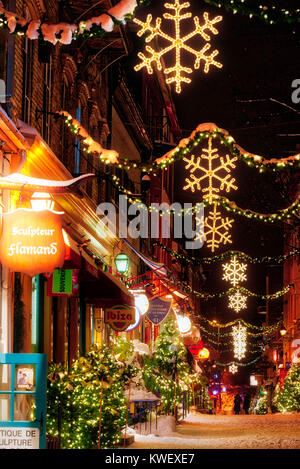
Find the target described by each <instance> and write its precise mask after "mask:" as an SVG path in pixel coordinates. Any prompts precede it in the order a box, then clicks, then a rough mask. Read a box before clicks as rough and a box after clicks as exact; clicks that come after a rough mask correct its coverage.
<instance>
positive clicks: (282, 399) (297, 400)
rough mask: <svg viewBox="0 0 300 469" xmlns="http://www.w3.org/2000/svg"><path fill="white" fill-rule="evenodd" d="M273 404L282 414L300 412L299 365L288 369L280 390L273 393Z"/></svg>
mask: <svg viewBox="0 0 300 469" xmlns="http://www.w3.org/2000/svg"><path fill="white" fill-rule="evenodd" d="M274 404H275V406H276V408H277V409H278V410H279V411H280V412H282V413H285V412H299V411H300V365H293V366H292V367H291V368H290V369H289V371H288V374H287V376H286V378H285V380H284V383H283V386H282V388H281V389H278V388H277V390H276V392H275V397H274Z"/></svg>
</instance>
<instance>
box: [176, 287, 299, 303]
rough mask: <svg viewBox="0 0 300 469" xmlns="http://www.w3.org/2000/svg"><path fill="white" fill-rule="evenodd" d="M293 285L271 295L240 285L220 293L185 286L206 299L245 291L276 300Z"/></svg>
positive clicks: (189, 291) (248, 293) (186, 289)
mask: <svg viewBox="0 0 300 469" xmlns="http://www.w3.org/2000/svg"><path fill="white" fill-rule="evenodd" d="M292 287H294V284H289V285H287V286H286V287H284V288H283V289H282V290H278V291H277V292H275V293H272V294H270V295H262V294H259V293H254V292H251V291H250V290H248V289H247V288H244V287H241V286H238V287H232V288H229V290H226V291H224V292H220V293H207V292H199V291H196V290H193V289H192V288H191V287H189V286H187V285H184V286H183V288H184V289H185V291H186V292H188V293H192V294H193V295H196V296H198V297H199V298H205V299H210V298H223V297H224V296H229V295H231V294H234V293H235V292H238V291H239V292H240V293H243V294H244V295H246V296H249V297H255V298H261V299H263V300H276V299H278V298H280V297H281V296H284V295H285V294H286V293H287V292H288V291H289V290H290V289H291V288H292Z"/></svg>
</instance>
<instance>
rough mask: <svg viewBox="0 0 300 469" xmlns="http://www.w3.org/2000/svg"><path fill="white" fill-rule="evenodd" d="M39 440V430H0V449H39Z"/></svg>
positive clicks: (9, 428)
mask: <svg viewBox="0 0 300 469" xmlns="http://www.w3.org/2000/svg"><path fill="white" fill-rule="evenodd" d="M39 440H40V430H39V428H32V427H1V428H0V449H39V447H40V445H39Z"/></svg>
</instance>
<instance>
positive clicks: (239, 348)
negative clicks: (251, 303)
mask: <svg viewBox="0 0 300 469" xmlns="http://www.w3.org/2000/svg"><path fill="white" fill-rule="evenodd" d="M232 337H233V347H234V356H235V358H237V359H238V360H241V359H242V358H244V357H245V354H246V342H247V329H246V327H244V326H242V324H241V323H240V322H239V323H238V325H237V326H233V328H232Z"/></svg>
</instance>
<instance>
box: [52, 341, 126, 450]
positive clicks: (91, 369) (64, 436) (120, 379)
mask: <svg viewBox="0 0 300 469" xmlns="http://www.w3.org/2000/svg"><path fill="white" fill-rule="evenodd" d="M123 372H124V366H123V364H122V363H121V362H118V361H117V360H116V358H115V357H114V355H113V354H112V353H111V351H110V350H109V348H108V347H106V346H103V347H101V348H98V347H93V348H92V349H91V350H90V352H89V353H88V354H87V355H86V357H80V358H79V359H78V360H77V361H76V362H74V364H73V365H72V368H71V370H70V373H69V375H67V374H66V372H65V371H64V370H63V369H61V370H60V369H57V370H56V369H55V370H52V372H51V374H50V375H49V387H48V389H49V391H48V408H49V411H48V414H49V415H48V421H49V423H50V425H49V426H48V429H47V431H48V434H49V435H53V436H58V435H59V436H60V439H61V447H62V448H65V449H94V448H97V447H101V448H112V447H115V446H116V445H117V444H118V443H119V442H120V440H121V438H122V430H123V428H124V426H125V422H126V412H127V406H126V400H125V397H124V393H123V387H124V385H125V382H126V381H127V374H128V373H127V372H126V373H125V375H124V373H123Z"/></svg>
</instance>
